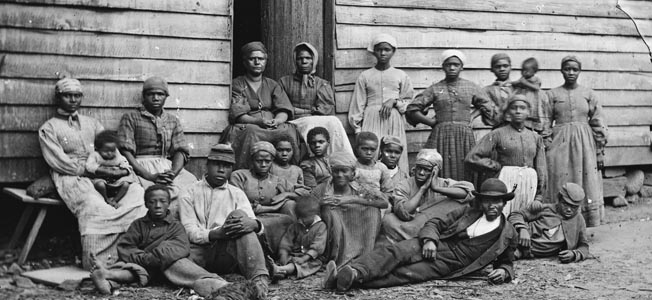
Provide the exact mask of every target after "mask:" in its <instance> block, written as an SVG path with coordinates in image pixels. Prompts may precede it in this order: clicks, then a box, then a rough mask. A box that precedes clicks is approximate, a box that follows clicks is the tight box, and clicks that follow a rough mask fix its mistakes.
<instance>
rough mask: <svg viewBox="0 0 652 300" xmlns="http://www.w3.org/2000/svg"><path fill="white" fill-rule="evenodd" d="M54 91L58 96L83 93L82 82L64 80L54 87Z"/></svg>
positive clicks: (69, 79) (72, 79)
mask: <svg viewBox="0 0 652 300" xmlns="http://www.w3.org/2000/svg"><path fill="white" fill-rule="evenodd" d="M54 91H55V92H56V93H57V94H63V93H80V94H83V92H82V86H81V82H79V80H77V79H74V78H63V79H61V80H59V81H57V83H56V84H55V85H54Z"/></svg>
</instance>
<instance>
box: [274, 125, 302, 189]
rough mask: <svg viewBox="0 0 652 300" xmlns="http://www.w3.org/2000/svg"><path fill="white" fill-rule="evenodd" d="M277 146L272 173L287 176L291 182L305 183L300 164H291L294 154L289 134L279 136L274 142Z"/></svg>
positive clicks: (275, 146)
mask: <svg viewBox="0 0 652 300" xmlns="http://www.w3.org/2000/svg"><path fill="white" fill-rule="evenodd" d="M272 144H273V145H274V148H276V158H275V160H274V162H273V163H272V168H271V169H270V170H269V171H270V173H272V174H274V175H276V176H278V177H281V178H285V179H286V180H287V181H288V182H290V183H291V184H294V185H297V184H301V185H302V184H303V171H302V170H301V168H299V166H295V165H292V164H290V160H291V159H292V156H293V155H294V151H293V150H292V140H291V139H290V137H289V136H287V135H282V136H279V137H278V138H277V139H276V140H274V142H273V143H272Z"/></svg>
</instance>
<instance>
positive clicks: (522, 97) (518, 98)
mask: <svg viewBox="0 0 652 300" xmlns="http://www.w3.org/2000/svg"><path fill="white" fill-rule="evenodd" d="M516 101H523V102H525V104H527V107H528V108H532V106H531V104H530V101H527V97H525V95H522V94H515V95H512V96H511V97H509V100H507V106H506V107H505V110H508V109H509V107H510V106H512V103H514V102H516Z"/></svg>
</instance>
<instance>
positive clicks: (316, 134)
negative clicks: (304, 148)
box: [299, 127, 331, 188]
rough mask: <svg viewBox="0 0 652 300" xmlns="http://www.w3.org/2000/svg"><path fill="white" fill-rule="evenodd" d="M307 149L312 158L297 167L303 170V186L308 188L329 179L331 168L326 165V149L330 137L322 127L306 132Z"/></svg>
mask: <svg viewBox="0 0 652 300" xmlns="http://www.w3.org/2000/svg"><path fill="white" fill-rule="evenodd" d="M307 139H308V147H309V148H310V151H311V152H312V154H313V156H312V157H310V158H308V159H306V160H304V161H302V162H301V164H299V166H300V167H301V170H303V179H304V184H305V185H306V186H308V187H310V188H314V187H316V186H317V185H318V184H320V183H322V182H325V181H327V180H328V179H329V178H331V168H330V165H329V164H328V148H329V147H330V143H331V135H330V134H329V133H328V130H326V128H324V127H315V128H313V129H310V131H308V136H307Z"/></svg>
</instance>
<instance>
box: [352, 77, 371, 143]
mask: <svg viewBox="0 0 652 300" xmlns="http://www.w3.org/2000/svg"><path fill="white" fill-rule="evenodd" d="M364 74H365V73H362V74H360V76H358V80H356V82H355V87H354V88H353V95H352V96H351V103H350V104H349V125H350V126H351V128H353V132H355V133H359V132H360V131H362V122H363V119H364V110H365V109H366V108H367V79H366V77H365V75H364Z"/></svg>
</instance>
